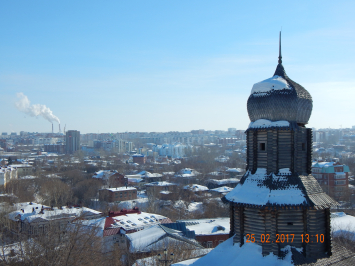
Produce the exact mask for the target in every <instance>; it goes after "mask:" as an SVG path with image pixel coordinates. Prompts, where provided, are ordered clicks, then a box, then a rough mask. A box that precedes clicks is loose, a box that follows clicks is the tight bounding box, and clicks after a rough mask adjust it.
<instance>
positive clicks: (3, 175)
mask: <svg viewBox="0 0 355 266" xmlns="http://www.w3.org/2000/svg"><path fill="white" fill-rule="evenodd" d="M17 178H18V174H17V168H16V167H13V166H3V167H0V185H3V186H6V183H8V182H9V181H10V180H11V179H17Z"/></svg>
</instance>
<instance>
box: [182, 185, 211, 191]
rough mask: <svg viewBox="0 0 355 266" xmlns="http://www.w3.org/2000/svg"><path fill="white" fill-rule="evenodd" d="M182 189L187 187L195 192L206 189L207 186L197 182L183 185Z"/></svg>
mask: <svg viewBox="0 0 355 266" xmlns="http://www.w3.org/2000/svg"><path fill="white" fill-rule="evenodd" d="M184 189H188V190H192V191H194V192H197V191H207V190H208V187H206V186H201V185H198V184H193V185H187V186H184Z"/></svg>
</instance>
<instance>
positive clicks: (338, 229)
mask: <svg viewBox="0 0 355 266" xmlns="http://www.w3.org/2000/svg"><path fill="white" fill-rule="evenodd" d="M331 228H332V233H333V235H334V236H344V237H347V238H348V239H350V240H353V241H355V217H354V216H351V215H346V214H345V213H344V212H334V213H332V214H331Z"/></svg>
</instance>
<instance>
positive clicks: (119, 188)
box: [106, 187, 137, 192]
mask: <svg viewBox="0 0 355 266" xmlns="http://www.w3.org/2000/svg"><path fill="white" fill-rule="evenodd" d="M106 189H107V190H110V191H112V192H117V191H124V190H137V189H136V188H135V187H115V188H106Z"/></svg>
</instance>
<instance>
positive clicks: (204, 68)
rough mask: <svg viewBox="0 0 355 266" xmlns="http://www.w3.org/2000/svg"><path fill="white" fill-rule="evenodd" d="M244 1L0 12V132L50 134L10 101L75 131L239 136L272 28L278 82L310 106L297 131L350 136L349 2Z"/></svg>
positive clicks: (29, 6)
mask: <svg viewBox="0 0 355 266" xmlns="http://www.w3.org/2000/svg"><path fill="white" fill-rule="evenodd" d="M253 3H254V4H251V3H250V2H249V3H245V4H243V3H234V2H233V1H226V2H224V3H218V4H217V3H214V2H212V1H208V2H206V1H203V2H202V1H196V2H194V3H190V2H187V1H182V2H179V3H158V2H156V1H153V2H150V3H146V2H143V1H138V2H135V3H123V2H122V3H117V2H114V1H108V2H105V3H100V4H98V3H96V2H94V1H87V2H86V3H85V6H82V5H81V4H79V3H71V2H69V1H64V2H61V3H49V2H44V1H43V2H38V3H37V4H33V3H28V2H26V1H19V2H16V3H11V2H4V3H2V4H1V6H2V8H1V9H0V14H1V17H2V19H1V20H0V21H1V25H2V27H1V28H2V30H1V31H2V35H3V41H2V42H1V43H0V87H1V96H2V97H1V98H2V103H1V105H0V106H1V107H0V110H1V112H2V113H3V114H4V115H3V123H1V125H0V131H1V132H12V131H13V132H20V131H29V132H50V131H51V130H50V129H51V124H50V123H49V122H48V121H46V120H45V119H43V118H42V117H38V119H36V118H35V117H32V116H31V115H29V114H25V113H23V112H21V111H20V110H18V109H16V106H15V102H16V101H17V97H16V95H17V93H23V95H25V96H27V97H28V100H29V101H30V102H31V104H40V105H45V106H46V107H48V108H50V110H51V111H52V112H53V114H54V116H56V117H58V118H59V119H60V121H61V128H62V130H63V129H64V125H66V129H67V130H69V129H76V130H79V131H80V132H81V133H96V132H98V131H99V132H103V133H106V132H126V131H128V132H168V131H190V130H197V129H200V128H201V129H205V130H218V129H219V130H227V128H230V127H235V128H237V129H238V130H243V129H246V128H247V126H248V124H249V117H248V115H247V112H246V108H245V107H246V105H245V103H246V101H247V99H248V96H249V94H250V91H251V89H252V86H253V84H255V83H257V82H259V81H262V80H265V79H267V78H269V77H271V76H272V74H273V71H270V69H272V70H274V69H275V68H276V65H277V56H278V32H279V30H280V28H281V26H282V28H283V32H282V35H283V39H282V43H283V45H282V47H283V64H284V66H285V69H286V73H287V74H288V75H289V77H290V78H291V79H293V80H296V81H297V82H299V83H300V84H301V85H302V86H304V87H305V88H306V89H307V90H308V91H309V92H310V93H311V95H312V97H313V105H314V108H313V110H314V111H313V113H312V116H311V119H310V122H309V124H308V125H307V126H308V127H315V128H328V127H331V128H340V127H343V128H345V127H347V128H349V127H351V126H352V125H353V124H354V122H353V121H352V113H353V112H354V111H355V107H354V105H353V104H352V99H353V98H354V96H355V92H354V91H355V90H354V88H355V79H354V78H353V76H352V73H354V70H355V66H354V63H353V62H354V59H355V58H354V48H353V47H354V37H353V36H354V34H353V33H354V29H353V27H352V26H353V25H354V22H355V21H354V18H353V16H352V13H351V11H352V10H353V8H354V5H355V4H354V3H352V2H350V1H343V2H341V3H334V2H330V1H329V2H328V1H327V2H320V1H314V2H312V3H308V2H305V1H302V2H299V3H283V2H281V1H275V2H274V4H270V3H264V2H262V1H254V2H253ZM54 128H55V129H56V128H58V125H57V124H56V122H55V123H54ZM55 132H56V130H55Z"/></svg>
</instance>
